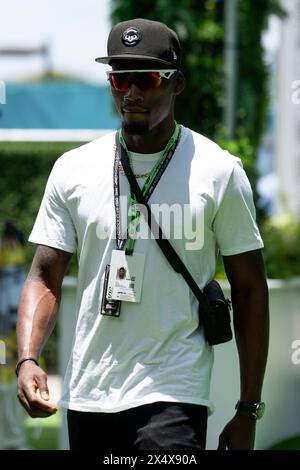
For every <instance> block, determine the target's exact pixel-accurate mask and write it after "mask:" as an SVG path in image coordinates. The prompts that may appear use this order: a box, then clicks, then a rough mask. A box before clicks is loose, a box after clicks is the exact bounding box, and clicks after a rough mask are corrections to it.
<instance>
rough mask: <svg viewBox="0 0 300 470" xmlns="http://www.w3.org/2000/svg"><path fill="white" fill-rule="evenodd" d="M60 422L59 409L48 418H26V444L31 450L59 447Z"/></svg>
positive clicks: (55, 448)
mask: <svg viewBox="0 0 300 470" xmlns="http://www.w3.org/2000/svg"><path fill="white" fill-rule="evenodd" d="M61 422H62V417H61V414H60V411H58V412H57V413H56V414H55V415H54V416H51V417H50V418H44V419H43V418H35V419H32V418H29V417H28V418H26V420H25V434H26V441H27V445H28V446H29V447H30V448H31V449H33V450H57V449H59V429H60V426H61Z"/></svg>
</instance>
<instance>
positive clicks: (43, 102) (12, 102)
mask: <svg viewBox="0 0 300 470" xmlns="http://www.w3.org/2000/svg"><path fill="white" fill-rule="evenodd" d="M119 123H120V121H119V118H118V116H117V114H116V111H115V110H114V106H113V102H112V97H111V94H110V91H109V88H108V87H107V86H102V87H101V86H100V85H99V86H96V85H90V84H86V83H80V82H72V81H45V82H40V83H32V84H31V83H26V84H7V85H6V104H4V105H0V128H2V129H116V128H118V127H119Z"/></svg>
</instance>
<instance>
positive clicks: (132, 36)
mask: <svg viewBox="0 0 300 470" xmlns="http://www.w3.org/2000/svg"><path fill="white" fill-rule="evenodd" d="M140 40H141V33H140V32H139V31H138V30H137V29H136V28H128V29H126V31H124V33H123V35H122V41H123V44H125V46H135V45H136V44H137V43H138V42H139V41H140Z"/></svg>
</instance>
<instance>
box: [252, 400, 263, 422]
mask: <svg viewBox="0 0 300 470" xmlns="http://www.w3.org/2000/svg"><path fill="white" fill-rule="evenodd" d="M265 407H266V405H265V404H264V403H263V402H260V403H256V410H255V412H254V413H253V414H254V416H255V417H256V419H260V418H262V417H263V415H264V412H265Z"/></svg>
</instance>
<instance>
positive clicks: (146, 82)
mask: <svg viewBox="0 0 300 470" xmlns="http://www.w3.org/2000/svg"><path fill="white" fill-rule="evenodd" d="M134 82H135V83H136V85H137V86H138V87H139V88H140V90H143V91H147V90H151V89H152V88H156V87H158V86H159V85H160V82H161V78H160V76H159V75H158V73H157V72H141V73H137V74H136V78H135V80H134Z"/></svg>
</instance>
